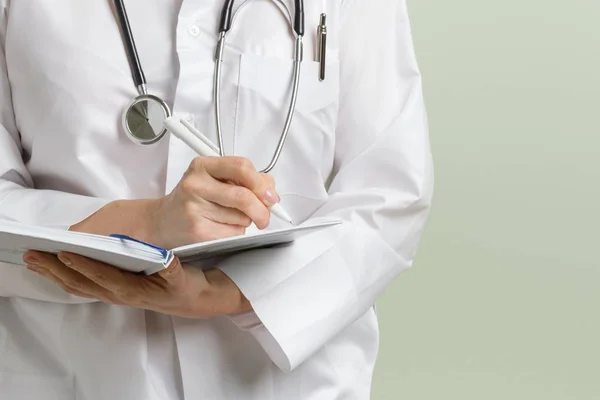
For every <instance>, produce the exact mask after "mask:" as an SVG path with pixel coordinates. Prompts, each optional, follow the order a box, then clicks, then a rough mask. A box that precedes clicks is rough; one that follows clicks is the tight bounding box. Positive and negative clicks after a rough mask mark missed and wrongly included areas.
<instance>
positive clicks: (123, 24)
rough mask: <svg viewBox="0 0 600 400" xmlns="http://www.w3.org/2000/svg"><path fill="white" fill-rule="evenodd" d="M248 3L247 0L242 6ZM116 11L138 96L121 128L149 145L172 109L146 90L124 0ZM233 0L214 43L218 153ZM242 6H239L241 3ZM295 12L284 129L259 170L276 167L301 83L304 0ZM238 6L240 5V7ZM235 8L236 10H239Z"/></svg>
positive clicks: (227, 5)
mask: <svg viewBox="0 0 600 400" xmlns="http://www.w3.org/2000/svg"><path fill="white" fill-rule="evenodd" d="M247 2H248V0H246V1H245V2H244V4H243V5H245V4H246V3H247ZM113 3H114V6H115V11H116V14H117V22H118V24H119V28H120V30H121V34H122V37H123V43H124V46H125V51H126V53H127V58H128V60H129V65H130V68H131V74H132V77H133V82H134V84H135V87H136V89H137V91H138V93H139V95H138V96H137V97H136V98H135V99H134V100H133V101H132V102H131V104H130V105H129V106H128V107H127V108H126V109H125V111H124V112H123V116H122V125H123V129H124V130H125V133H126V134H127V136H128V137H129V138H130V139H131V140H132V141H133V142H134V143H138V144H142V145H150V144H153V143H156V142H158V141H159V140H160V139H162V138H163V137H164V136H165V135H166V134H167V132H168V131H167V129H166V128H165V126H164V122H165V120H166V119H167V118H169V117H170V116H171V109H170V108H169V106H168V105H167V103H165V101H163V100H162V99H161V98H159V97H157V96H154V95H151V94H149V93H148V90H147V87H146V77H145V75H144V71H143V69H142V65H141V62H140V59H139V56H138V52H137V49H136V45H135V39H134V38H133V34H132V32H131V26H130V24H129V18H128V17H127V12H126V10H125V5H124V4H123V0H113ZM233 4H234V0H225V4H224V5H223V10H222V11H221V20H220V24H219V39H218V42H217V48H216V51H215V73H214V89H213V91H214V103H215V106H214V112H215V119H216V128H217V138H218V144H217V145H218V150H219V154H220V155H224V153H223V149H224V147H223V134H222V128H221V80H222V74H221V72H222V65H223V51H224V49H225V38H226V36H227V33H228V32H229V31H230V29H231V27H232V21H233V18H234V12H233ZM243 5H242V6H243ZM294 6H295V14H294V17H293V21H292V18H291V16H289V15H288V16H289V20H290V23H291V25H292V29H293V31H294V36H295V38H296V40H295V45H294V70H293V86H292V96H291V99H290V104H289V108H288V113H287V117H286V120H285V124H284V127H283V131H282V133H281V136H280V138H279V142H278V143H277V148H276V149H275V152H274V154H273V157H272V159H271V161H270V163H269V165H268V166H267V167H266V168H265V169H264V170H262V171H261V172H264V173H267V172H269V171H271V170H272V169H273V167H275V164H276V163H277V161H278V159H279V156H280V155H281V150H282V149H283V145H284V143H285V140H286V138H287V136H288V133H289V130H290V126H291V124H292V119H293V116H294V111H295V109H296V100H297V98H298V88H299V86H300V69H301V65H302V59H303V43H302V38H303V36H304V1H303V0H294ZM239 9H241V7H240V8H239ZM239 9H238V11H239Z"/></svg>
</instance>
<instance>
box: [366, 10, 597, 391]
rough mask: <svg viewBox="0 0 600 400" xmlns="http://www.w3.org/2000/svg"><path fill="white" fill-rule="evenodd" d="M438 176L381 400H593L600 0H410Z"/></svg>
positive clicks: (386, 341) (388, 343) (389, 341)
mask: <svg viewBox="0 0 600 400" xmlns="http://www.w3.org/2000/svg"><path fill="white" fill-rule="evenodd" d="M409 12H410V16H411V21H412V27H413V35H414V42H415V48H416V51H417V55H418V58H419V63H420V66H421V70H422V72H423V82H424V86H425V96H426V102H427V107H428V112H429V118H430V124H431V127H430V128H431V140H432V147H433V153H434V159H435V165H436V191H435V196H434V204H433V209H432V214H431V219H430V222H429V224H428V226H427V230H426V233H425V235H424V237H423V241H422V245H421V247H420V251H419V254H418V258H417V262H416V263H415V267H414V268H413V269H412V270H410V271H408V272H406V273H403V274H402V275H401V276H400V277H399V278H398V279H397V280H396V281H395V283H394V284H393V286H392V287H391V288H390V289H389V290H388V291H386V293H385V295H384V296H383V297H382V299H381V301H380V302H379V305H378V311H379V314H380V324H381V330H382V333H381V347H380V356H379V363H378V366H377V370H376V373H375V377H374V393H373V399H375V400H387V399H393V400H402V399H411V400H421V399H425V400H429V399H431V400H434V399H435V400H438V399H460V400H471V399H472V400H496V399H498V400H500V399H501V400H507V399H510V400H513V399H519V400H520V399H524V400H525V399H526V400H530V399H534V400H537V399H540V400H558V399H560V400H599V399H600V310H599V309H600V261H599V257H598V249H599V248H600V242H599V239H600V234H599V225H600V210H599V208H600V0H503V1H486V0H453V1H442V0H410V1H409Z"/></svg>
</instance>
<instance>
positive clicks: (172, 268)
mask: <svg viewBox="0 0 600 400" xmlns="http://www.w3.org/2000/svg"><path fill="white" fill-rule="evenodd" d="M182 274H183V266H182V265H181V261H179V258H178V257H175V258H173V261H171V264H169V266H168V267H167V268H165V269H163V270H162V271H159V272H158V276H160V277H161V278H163V279H165V280H167V281H172V280H175V279H177V278H178V277H179V276H181V275H182Z"/></svg>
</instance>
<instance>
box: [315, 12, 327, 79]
mask: <svg viewBox="0 0 600 400" xmlns="http://www.w3.org/2000/svg"><path fill="white" fill-rule="evenodd" d="M317 62H318V63H319V80H320V81H324V80H325V66H326V62H327V15H326V14H325V13H323V14H321V19H320V21H319V26H318V28H317Z"/></svg>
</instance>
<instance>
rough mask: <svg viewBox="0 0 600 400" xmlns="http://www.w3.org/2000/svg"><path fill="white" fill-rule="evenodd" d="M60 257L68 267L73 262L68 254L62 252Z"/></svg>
mask: <svg viewBox="0 0 600 400" xmlns="http://www.w3.org/2000/svg"><path fill="white" fill-rule="evenodd" d="M58 259H59V260H60V262H62V263H63V264H65V265H66V266H67V267H70V266H71V265H72V264H73V263H72V262H71V260H70V259H69V258H67V257H66V256H64V255H62V254H59V255H58Z"/></svg>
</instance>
